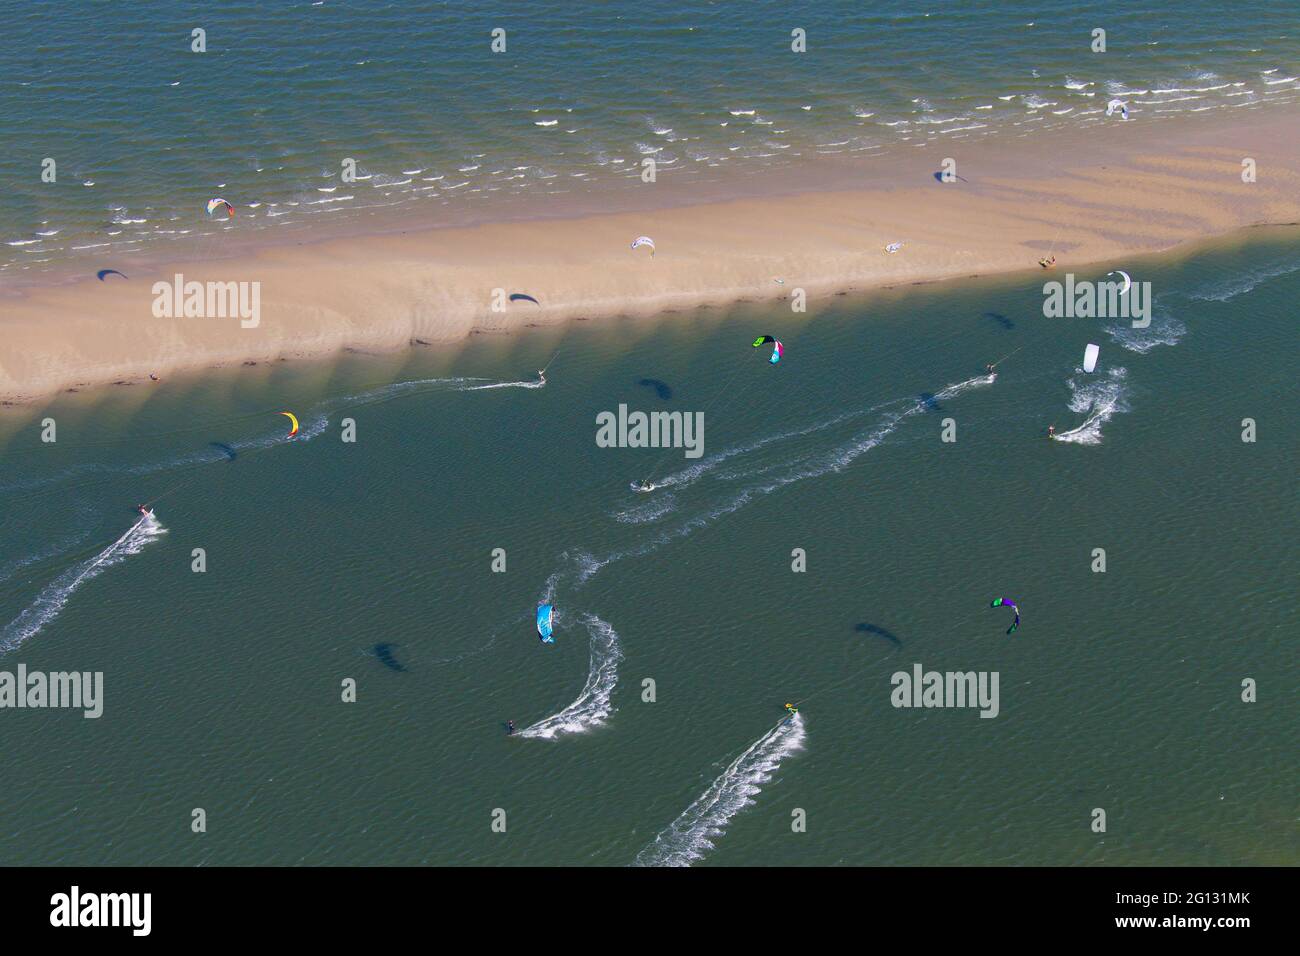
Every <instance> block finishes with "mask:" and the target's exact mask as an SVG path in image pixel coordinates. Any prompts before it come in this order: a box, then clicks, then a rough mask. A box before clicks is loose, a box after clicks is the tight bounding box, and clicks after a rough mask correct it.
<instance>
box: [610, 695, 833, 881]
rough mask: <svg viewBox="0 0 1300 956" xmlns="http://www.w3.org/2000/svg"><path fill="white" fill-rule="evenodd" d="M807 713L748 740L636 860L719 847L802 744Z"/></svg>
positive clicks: (674, 861)
mask: <svg viewBox="0 0 1300 956" xmlns="http://www.w3.org/2000/svg"><path fill="white" fill-rule="evenodd" d="M806 736H807V735H806V733H805V731H804V723H803V715H802V714H795V716H794V717H793V718H792V719H790V720H783V721H781V722H780V723H779V724H777V725H776V726H775V727H773V728H772V729H771V730H769V731H768V732H767V733H765V734H764V735H763V736H762V737H759V738H758V739H757V740H756V741H754V742H753V743H752V744H750V745H749V749H747V750H746V751H745V752H744V753H742V754H741V755H740V756H739V757H737V758H736V759H735V760H733V761H732V762H731V764H730V765H729V766H728V767H727V769H726V770H724V771H723V772H722V775H721V776H719V777H718V779H717V780H714V781H713V783H711V784H710V785H709V789H707V790H705V791H704V793H702V794H701V795H700V796H699V797H698V798H697V799H696V801H695V802H694V803H692V804H691V805H690V806H689V807H687V808H686V810H685V812H683V813H682V815H681V816H679V817H678V818H677V819H676V820H674V821H673V822H672V823H670V824H669V825H668V827H667V828H666V829H665V830H664V831H663V832H662V833H660V834H659V835H658V836H657V837H655V838H654V841H653V842H652V843H651V844H650V845H649V846H647V847H646V848H645V849H644V850H642V851H641V852H640V853H638V854H637V857H636V860H635V861H634V862H633V864H632V865H633V866H690V865H691V864H692V863H694V862H695V861H696V860H701V859H703V858H704V854H705V853H707V852H708V851H709V850H712V849H713V848H714V842H713V841H714V840H716V839H718V838H719V837H721V836H722V835H723V834H724V833H726V829H727V825H728V824H729V823H730V822H731V820H732V818H733V817H734V816H735V815H736V814H737V813H739V812H740V811H741V810H743V809H745V807H748V806H752V805H753V804H754V803H755V802H757V801H756V800H755V799H754V798H755V797H757V796H758V794H759V793H760V792H762V789H763V784H765V783H767V782H768V781H770V780H771V779H772V775H773V774H775V773H776V771H777V770H779V769H780V767H781V761H783V760H784V759H785V758H786V757H788V756H790V754H792V753H794V752H795V751H797V750H802V749H803V745H804V740H805V738H806Z"/></svg>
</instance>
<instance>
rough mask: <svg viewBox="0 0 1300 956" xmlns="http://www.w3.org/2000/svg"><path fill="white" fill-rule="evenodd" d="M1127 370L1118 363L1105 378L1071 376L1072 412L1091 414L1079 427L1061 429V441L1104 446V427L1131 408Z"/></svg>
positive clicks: (1057, 438) (1059, 438) (1059, 439)
mask: <svg viewBox="0 0 1300 956" xmlns="http://www.w3.org/2000/svg"><path fill="white" fill-rule="evenodd" d="M1127 375H1128V372H1127V370H1126V369H1124V368H1122V367H1120V366H1118V365H1116V366H1112V367H1111V368H1110V369H1108V370H1107V373H1106V377H1105V378H1095V377H1093V376H1084V377H1082V378H1081V377H1080V376H1077V375H1076V376H1075V377H1074V378H1072V379H1070V382H1069V384H1070V391H1071V393H1072V395H1071V396H1070V411H1072V412H1087V417H1086V418H1085V419H1084V420H1083V422H1082V423H1081V424H1080V425H1079V426H1078V427H1077V428H1072V429H1070V430H1069V431H1065V432H1059V433H1057V435H1056V440H1057V441H1063V442H1069V443H1071V444H1075V445H1100V444H1101V437H1102V436H1101V429H1102V426H1103V425H1105V424H1106V423H1107V422H1108V421H1110V420H1111V419H1112V418H1113V417H1115V415H1117V414H1118V413H1120V412H1127V411H1128V410H1129V406H1128V402H1127V400H1126V399H1127V395H1128V389H1127V387H1126V386H1125V384H1124V379H1125V378H1126V377H1127Z"/></svg>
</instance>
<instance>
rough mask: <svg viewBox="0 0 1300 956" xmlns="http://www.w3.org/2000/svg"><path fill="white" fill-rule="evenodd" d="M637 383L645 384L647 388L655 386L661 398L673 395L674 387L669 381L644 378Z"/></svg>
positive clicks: (656, 392)
mask: <svg viewBox="0 0 1300 956" xmlns="http://www.w3.org/2000/svg"><path fill="white" fill-rule="evenodd" d="M637 384H638V385H644V386H645V387H646V388H653V389H654V390H655V394H656V395H658V396H659V397H660V398H665V399H666V398H672V397H673V390H672V387H671V386H670V385H669V384H668V383H667V382H663V381H660V380H659V379H657V378H643V379H641V381H639V382H637Z"/></svg>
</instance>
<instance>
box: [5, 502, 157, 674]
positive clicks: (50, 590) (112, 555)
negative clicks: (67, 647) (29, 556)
mask: <svg viewBox="0 0 1300 956" xmlns="http://www.w3.org/2000/svg"><path fill="white" fill-rule="evenodd" d="M166 533H167V529H166V528H164V527H163V526H162V525H161V524H159V523H158V519H157V518H155V517H154V516H153V515H151V514H150V515H144V516H142V517H141V518H140V519H139V520H138V521H137V522H136V523H135V524H133V525H132V526H131V527H130V528H129V529H128V530H127V532H126V533H125V534H123V535H122V536H121V537H120V538H118V539H117V540H116V541H114V542H113V543H112V544H110V545H109V546H108V547H107V548H105V549H104V550H103V551H101V552H99V554H97V555H95V556H94V557H93V558H89V559H88V560H86V561H83V562H82V563H81V564H79V565H77V566H75V567H73V568H70V569H69V570H67V571H65V572H64V573H63V574H61V575H59V576H58V577H57V578H55V579H54V580H53V581H51V582H50V583H49V584H47V585H46V586H45V589H44V590H43V591H41V593H40V594H39V595H38V596H37V598H36V600H35V601H33V602H32V603H31V605H30V606H28V607H27V609H26V610H24V611H23V612H22V613H21V614H19V615H18V616H17V617H16V618H14V619H13V620H12V621H10V622H9V624H8V626H7V627H5V629H4V630H3V631H0V654H6V653H8V652H9V651H12V650H14V649H16V648H17V647H18V646H19V645H21V644H22V643H23V642H24V641H26V640H27V639H28V638H30V637H34V636H35V635H36V634H38V633H40V631H41V629H42V628H44V627H45V625H46V624H48V623H50V622H51V621H53V620H54V619H55V618H56V617H58V616H59V614H60V613H61V612H62V611H63V608H64V607H65V606H66V605H67V603H68V600H69V599H70V598H71V597H72V595H73V592H75V591H76V590H77V588H79V587H80V586H81V585H82V584H83V583H85V582H86V581H89V580H90V579H91V578H94V577H95V576H96V575H98V574H100V573H101V572H102V571H105V570H107V569H108V568H111V567H112V566H113V565H115V564H119V563H120V562H122V561H124V560H126V559H127V558H128V557H130V556H131V555H133V554H138V553H139V552H140V550H141V549H142V548H144V546H145V545H147V544H148V543H149V542H150V541H152V540H154V539H155V538H157V537H158V536H160V535H163V534H166Z"/></svg>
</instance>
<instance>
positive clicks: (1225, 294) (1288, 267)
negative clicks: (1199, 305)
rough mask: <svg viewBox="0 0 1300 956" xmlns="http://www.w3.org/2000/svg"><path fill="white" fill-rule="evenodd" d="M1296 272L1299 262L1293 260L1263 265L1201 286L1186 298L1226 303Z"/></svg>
mask: <svg viewBox="0 0 1300 956" xmlns="http://www.w3.org/2000/svg"><path fill="white" fill-rule="evenodd" d="M1298 270H1300V262H1298V261H1296V260H1294V259H1292V260H1287V261H1284V262H1270V263H1265V264H1263V265H1260V266H1258V267H1256V268H1254V269H1249V270H1247V271H1246V272H1245V273H1244V274H1242V275H1236V276H1233V277H1232V278H1230V279H1225V280H1219V281H1216V282H1213V283H1211V284H1208V285H1205V286H1202V287H1201V288H1199V289H1195V290H1193V291H1191V292H1189V293H1187V296H1188V298H1191V299H1201V300H1202V301H1207V302H1227V301H1228V300H1229V299H1235V298H1236V297H1237V296H1239V295H1245V294H1246V293H1247V292H1250V291H1252V290H1254V289H1255V287H1256V286H1258V285H1261V284H1262V283H1264V282H1267V281H1268V280H1269V279H1276V278H1278V277H1279V276H1285V275H1290V274H1291V273H1293V272H1296V271H1298Z"/></svg>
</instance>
